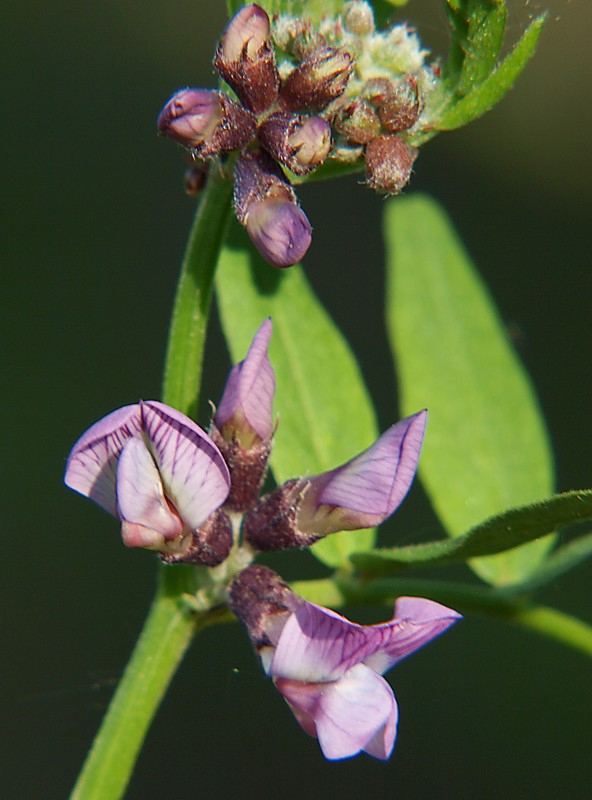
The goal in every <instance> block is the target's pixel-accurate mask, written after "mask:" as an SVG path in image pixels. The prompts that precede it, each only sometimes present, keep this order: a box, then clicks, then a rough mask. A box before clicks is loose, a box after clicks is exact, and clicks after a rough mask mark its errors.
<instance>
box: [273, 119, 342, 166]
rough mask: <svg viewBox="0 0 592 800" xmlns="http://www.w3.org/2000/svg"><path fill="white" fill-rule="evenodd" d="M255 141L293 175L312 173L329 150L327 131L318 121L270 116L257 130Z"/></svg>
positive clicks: (329, 129)
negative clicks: (257, 139)
mask: <svg viewBox="0 0 592 800" xmlns="http://www.w3.org/2000/svg"><path fill="white" fill-rule="evenodd" d="M258 138H259V141H260V142H261V145H262V147H264V148H265V149H266V150H267V152H268V153H269V154H270V155H272V156H273V157H274V158H275V159H276V160H277V161H280V162H281V163H282V164H284V166H286V167H288V169H291V170H292V172H294V173H295V174H296V175H306V174H307V173H309V172H312V170H314V169H316V168H317V167H318V166H320V164H322V163H323V161H324V160H325V158H326V157H327V156H328V154H329V150H330V149H331V127H330V125H329V123H328V122H327V120H325V119H323V118H322V117H307V116H303V115H293V114H286V113H278V114H272V115H271V116H270V117H268V118H267V119H266V120H265V121H264V122H263V123H262V124H261V125H260V126H259V131H258Z"/></svg>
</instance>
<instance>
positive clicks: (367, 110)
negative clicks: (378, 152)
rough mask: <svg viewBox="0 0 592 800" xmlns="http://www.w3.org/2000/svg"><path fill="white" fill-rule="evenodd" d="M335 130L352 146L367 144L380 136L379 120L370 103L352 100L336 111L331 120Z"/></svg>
mask: <svg viewBox="0 0 592 800" xmlns="http://www.w3.org/2000/svg"><path fill="white" fill-rule="evenodd" d="M333 125H334V127H335V130H336V131H337V132H338V133H340V134H341V135H342V136H343V138H344V139H345V140H346V141H347V142H348V143H349V144H354V145H364V144H368V142H370V141H371V140H372V139H374V138H375V137H376V136H378V135H379V134H380V120H379V119H378V115H377V114H376V111H375V110H374V109H373V108H372V106H371V105H370V103H367V102H366V101H365V100H360V99H356V100H352V102H351V103H347V104H346V105H343V106H342V107H341V108H339V110H338V111H337V114H336V116H335V119H334V120H333Z"/></svg>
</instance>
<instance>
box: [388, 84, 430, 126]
mask: <svg viewBox="0 0 592 800" xmlns="http://www.w3.org/2000/svg"><path fill="white" fill-rule="evenodd" d="M420 113H421V103H420V100H419V93H418V90H417V81H416V80H415V79H414V78H409V80H407V81H403V82H402V83H401V84H400V85H399V86H397V87H396V88H395V89H394V91H392V92H390V93H389V94H387V96H386V97H385V98H384V99H383V100H382V102H381V103H380V105H379V107H378V115H379V117H380V121H381V122H382V124H383V126H384V128H386V130H387V131H388V132H389V133H399V132H400V131H406V130H408V129H409V128H411V127H412V126H413V125H415V123H416V122H417V120H418V118H419V115H420Z"/></svg>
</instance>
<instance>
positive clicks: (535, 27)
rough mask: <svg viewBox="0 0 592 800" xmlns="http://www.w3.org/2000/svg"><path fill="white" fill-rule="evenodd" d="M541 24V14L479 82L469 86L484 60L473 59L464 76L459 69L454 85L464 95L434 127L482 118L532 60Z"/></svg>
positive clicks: (481, 67) (483, 67)
mask: <svg viewBox="0 0 592 800" xmlns="http://www.w3.org/2000/svg"><path fill="white" fill-rule="evenodd" d="M544 21H545V15H544V14H543V15H541V16H540V17H537V18H536V19H535V20H534V21H533V22H531V24H530V25H529V27H528V28H527V29H526V31H525V32H524V35H523V36H522V38H521V39H520V41H519V42H518V43H517V44H516V45H515V47H514V48H513V50H512V52H511V53H510V54H509V55H508V56H506V58H505V59H504V60H503V61H502V62H501V63H500V64H499V65H498V66H497V67H496V68H495V69H494V70H493V71H492V72H491V73H490V74H489V76H488V77H486V78H485V79H484V80H482V81H481V83H472V78H471V76H474V78H475V79H476V78H477V77H478V76H480V75H482V71H483V69H485V66H486V63H487V59H485V60H479V59H477V61H476V62H475V63H472V66H471V67H470V69H469V68H468V67H467V69H468V71H467V72H466V73H465V70H464V66H463V67H462V68H461V72H460V75H459V84H458V85H459V86H460V87H461V89H462V93H463V95H464V96H463V97H462V98H461V99H460V100H458V101H457V102H454V103H453V104H452V105H450V106H449V107H448V109H447V110H446V111H444V112H443V114H442V116H441V117H440V118H438V119H435V120H434V121H433V126H434V128H435V129H436V130H441V131H444V130H453V129H454V128H460V127H461V126H462V125H466V124H467V123H469V122H472V121H473V120H474V119H477V118H478V117H480V116H482V115H483V114H485V112H486V111H489V109H490V108H492V107H493V106H494V105H495V104H496V103H498V102H499V101H500V100H501V99H502V97H503V96H504V95H505V94H506V92H508V91H509V90H510V89H511V88H512V86H513V85H514V83H515V81H516V79H517V78H518V76H519V75H520V73H521V72H522V70H523V69H524V68H525V66H526V64H527V63H528V62H529V61H530V59H531V58H532V56H533V54H534V51H535V49H536V45H537V42H538V40H539V36H540V35H541V31H542V27H543V23H544ZM492 52H493V51H492Z"/></svg>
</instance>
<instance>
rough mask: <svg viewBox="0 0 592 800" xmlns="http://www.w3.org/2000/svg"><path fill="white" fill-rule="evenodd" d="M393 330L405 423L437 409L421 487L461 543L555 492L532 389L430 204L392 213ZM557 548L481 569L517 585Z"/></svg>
mask: <svg viewBox="0 0 592 800" xmlns="http://www.w3.org/2000/svg"><path fill="white" fill-rule="evenodd" d="M385 234H386V244H387V253H388V288H387V322H388V328H389V335H390V340H391V345H392V347H393V351H394V354H395V356H396V367H397V371H398V375H399V381H400V390H401V402H402V407H403V413H409V411H410V410H411V409H413V408H415V407H421V406H427V408H428V409H429V412H430V424H429V426H428V431H427V435H426V441H425V448H424V452H423V454H422V459H421V462H420V476H421V478H422V481H423V483H424V485H425V487H426V489H427V491H428V494H429V495H430V498H431V500H432V503H433V506H434V509H435V510H436V513H437V514H438V515H439V517H440V520H441V521H442V524H443V526H444V528H445V529H446V531H447V533H448V534H449V535H450V536H459V535H461V534H463V533H464V532H465V531H467V530H469V529H470V528H472V527H473V526H475V525H476V524H478V523H479V522H480V521H481V520H483V519H486V518H487V517H491V516H494V515H496V514H499V513H501V512H502V511H504V510H505V509H508V508H512V507H517V506H521V505H526V504H528V503H533V502H536V501H539V500H541V499H542V498H544V497H547V496H548V495H550V494H551V492H552V484H553V466H552V457H551V453H550V449H549V443H548V439H547V434H546V431H545V426H544V422H543V419H542V416H541V413H540V410H539V407H538V403H537V399H536V396H535V394H534V391H533V389H532V386H531V384H530V382H529V379H528V377H527V375H526V373H525V371H524V369H523V367H522V365H521V364H520V362H519V360H518V358H517V357H516V354H515V352H514V350H513V348H512V346H511V344H510V342H509V340H508V338H507V335H506V332H505V330H504V326H503V324H502V322H501V320H500V319H499V316H498V313H497V311H496V309H495V306H494V304H493V301H492V299H491V297H490V296H489V294H488V292H487V289H486V288H485V286H484V285H483V283H482V281H481V279H480V277H479V275H478V273H477V272H476V270H475V268H474V267H473V265H472V264H471V262H470V260H469V257H468V255H467V254H466V252H465V251H464V249H463V247H462V244H461V243H460V241H459V240H458V238H457V236H456V234H455V232H454V230H453V229H452V227H451V225H450V223H449V221H448V219H447V218H446V216H445V214H444V212H443V211H442V210H441V209H440V208H439V207H438V205H437V204H436V203H435V202H434V201H433V200H430V199H429V198H426V197H422V196H415V197H409V198H399V199H397V200H395V201H392V202H389V204H388V206H387V210H386V226H385ZM550 545H551V540H550V539H544V540H542V541H540V542H533V543H530V544H528V545H526V546H524V547H522V548H520V549H517V550H512V551H509V552H507V553H504V554H502V555H498V556H493V557H491V558H489V559H488V560H486V561H484V560H479V561H476V562H473V567H474V569H475V571H476V572H477V573H478V574H479V575H481V577H483V578H484V579H485V580H487V581H489V582H491V583H493V584H508V583H517V582H519V581H520V580H524V579H525V578H527V577H528V576H529V575H531V574H532V573H533V572H534V571H535V570H536V569H537V567H538V565H539V563H540V562H541V560H542V559H543V558H544V557H545V555H546V553H547V551H548V549H549V547H550Z"/></svg>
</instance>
